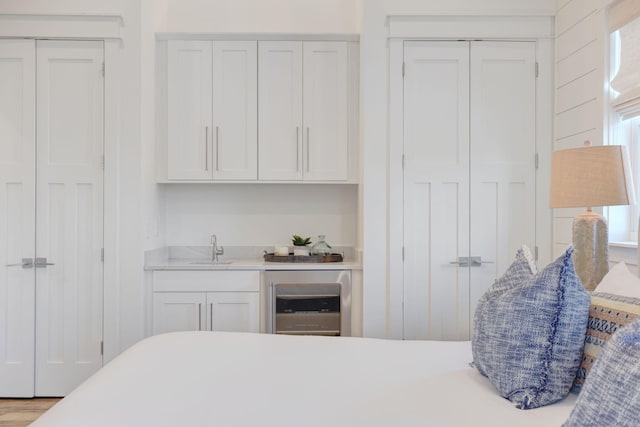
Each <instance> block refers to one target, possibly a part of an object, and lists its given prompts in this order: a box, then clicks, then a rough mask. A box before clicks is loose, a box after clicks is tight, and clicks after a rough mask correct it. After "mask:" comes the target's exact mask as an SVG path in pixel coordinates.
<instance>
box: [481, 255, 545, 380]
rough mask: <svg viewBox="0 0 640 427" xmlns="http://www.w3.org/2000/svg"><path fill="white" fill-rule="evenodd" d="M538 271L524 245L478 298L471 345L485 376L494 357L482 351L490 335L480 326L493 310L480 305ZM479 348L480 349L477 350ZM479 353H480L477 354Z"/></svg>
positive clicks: (516, 285) (519, 283)
mask: <svg viewBox="0 0 640 427" xmlns="http://www.w3.org/2000/svg"><path fill="white" fill-rule="evenodd" d="M537 272H538V267H537V266H536V264H535V261H534V260H533V257H532V256H531V251H530V250H529V248H528V247H527V246H526V245H522V248H521V249H518V251H517V252H516V259H515V260H514V261H513V263H511V265H510V266H509V268H507V271H505V273H504V274H503V275H502V276H501V277H499V278H498V279H496V281H495V282H494V283H493V285H491V287H490V288H489V289H487V291H486V292H485V293H484V294H483V295H482V296H481V297H480V299H479V300H478V304H477V307H478V309H476V312H475V315H474V321H473V330H472V335H471V336H472V337H473V339H472V340H471V345H472V349H473V359H474V363H472V365H473V366H474V367H475V368H476V369H477V370H478V371H479V372H480V373H481V374H482V375H484V376H485V377H487V376H488V375H487V373H486V372H484V370H483V366H486V365H488V364H489V363H490V360H491V359H492V355H491V354H485V353H482V352H481V351H480V349H481V346H479V343H480V342H484V341H485V340H486V339H487V338H488V337H487V336H486V335H485V332H488V331H486V330H485V329H482V328H481V327H480V326H481V325H484V324H486V323H487V322H489V321H490V319H488V318H487V317H488V316H489V315H491V314H492V313H491V311H489V310H480V309H479V307H481V306H485V305H486V304H487V303H488V301H490V300H492V299H493V298H495V297H496V296H497V295H499V294H501V293H503V292H505V291H508V290H509V289H511V288H514V287H518V286H520V285H521V284H522V283H524V282H526V281H527V280H529V279H531V278H532V277H533V275H534V274H536V273H537ZM476 350H478V351H476ZM476 353H478V354H476Z"/></svg>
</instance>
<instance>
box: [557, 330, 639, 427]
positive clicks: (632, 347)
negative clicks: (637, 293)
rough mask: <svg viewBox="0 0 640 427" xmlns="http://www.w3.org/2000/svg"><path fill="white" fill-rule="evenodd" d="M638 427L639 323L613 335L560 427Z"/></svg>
mask: <svg viewBox="0 0 640 427" xmlns="http://www.w3.org/2000/svg"><path fill="white" fill-rule="evenodd" d="M639 425H640V319H636V320H634V321H633V322H632V323H630V324H628V325H627V326H624V327H622V328H620V329H618V331H617V332H616V333H614V334H613V336H612V337H611V339H610V340H609V342H607V345H605V346H604V348H603V349H602V353H600V357H598V359H597V360H596V362H595V363H594V364H593V368H591V372H590V373H589V376H588V377H587V378H586V380H585V382H584V385H583V386H582V391H581V392H580V395H579V396H578V400H577V401H576V406H575V407H574V408H573V411H572V412H571V415H570V416H569V419H568V420H567V421H566V422H565V423H564V424H563V425H562V426H563V427H601V426H616V427H637V426H639Z"/></svg>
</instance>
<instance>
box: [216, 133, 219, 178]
mask: <svg viewBox="0 0 640 427" xmlns="http://www.w3.org/2000/svg"><path fill="white" fill-rule="evenodd" d="M218 132H219V128H218V126H216V172H217V171H218V157H219V154H218V145H219V143H218V141H219V139H218Z"/></svg>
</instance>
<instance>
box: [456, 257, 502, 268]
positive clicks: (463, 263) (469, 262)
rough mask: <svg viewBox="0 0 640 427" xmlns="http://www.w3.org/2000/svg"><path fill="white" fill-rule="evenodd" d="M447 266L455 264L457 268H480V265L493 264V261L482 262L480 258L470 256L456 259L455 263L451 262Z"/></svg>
mask: <svg viewBox="0 0 640 427" xmlns="http://www.w3.org/2000/svg"><path fill="white" fill-rule="evenodd" d="M449 264H455V265H457V266H458V267H481V266H482V264H494V262H493V261H482V257H479V256H472V257H466V256H461V257H458V260H457V261H451V262H449Z"/></svg>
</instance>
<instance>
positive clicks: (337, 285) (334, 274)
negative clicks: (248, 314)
mask: <svg viewBox="0 0 640 427" xmlns="http://www.w3.org/2000/svg"><path fill="white" fill-rule="evenodd" d="M265 282H266V285H267V288H268V291H269V292H268V295H269V298H268V302H267V306H268V310H267V332H270V333H274V334H290V335H332V336H350V335H351V274H350V272H349V271H334V270H330V271H327V270H304V271H267V272H265Z"/></svg>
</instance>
